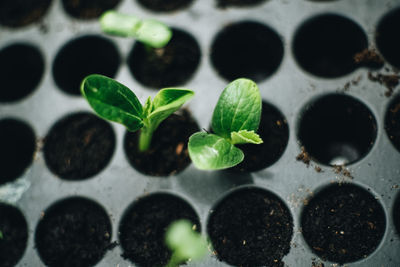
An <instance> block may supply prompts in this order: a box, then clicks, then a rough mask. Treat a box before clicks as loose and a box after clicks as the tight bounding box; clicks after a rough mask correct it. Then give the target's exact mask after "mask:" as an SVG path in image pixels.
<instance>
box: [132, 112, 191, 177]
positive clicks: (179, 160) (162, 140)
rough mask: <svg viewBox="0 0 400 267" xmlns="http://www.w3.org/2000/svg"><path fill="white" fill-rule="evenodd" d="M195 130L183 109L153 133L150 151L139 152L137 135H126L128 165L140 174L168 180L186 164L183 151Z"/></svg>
mask: <svg viewBox="0 0 400 267" xmlns="http://www.w3.org/2000/svg"><path fill="white" fill-rule="evenodd" d="M198 131H199V126H198V125H197V123H196V122H195V120H194V119H193V118H192V117H191V114H190V113H189V111H187V110H186V109H182V110H180V112H179V113H176V114H172V115H171V116H170V117H168V118H167V119H166V120H165V121H163V122H162V123H161V124H160V126H159V127H158V128H157V130H156V131H155V133H154V135H153V138H152V143H151V146H150V149H149V150H148V151H146V152H139V149H138V139H139V131H138V132H134V133H132V132H127V133H126V135H125V140H124V149H125V154H126V156H127V157H128V160H129V163H130V164H131V165H132V167H134V168H135V169H136V170H138V171H140V172H141V173H144V174H147V175H153V176H169V175H173V174H176V173H178V172H180V171H182V170H184V169H185V168H186V167H187V166H188V165H189V164H190V162H191V161H190V158H189V153H188V148H187V143H188V140H189V137H190V136H191V135H192V134H193V133H195V132H198Z"/></svg>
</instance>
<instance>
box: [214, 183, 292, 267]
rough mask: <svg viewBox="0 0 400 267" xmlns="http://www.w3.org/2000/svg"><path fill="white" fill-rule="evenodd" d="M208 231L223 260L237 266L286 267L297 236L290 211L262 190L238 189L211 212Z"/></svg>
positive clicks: (274, 197) (217, 252)
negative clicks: (285, 259)
mask: <svg viewBox="0 0 400 267" xmlns="http://www.w3.org/2000/svg"><path fill="white" fill-rule="evenodd" d="M207 232H208V235H209V236H210V239H211V241H212V245H213V248H214V249H215V253H216V255H217V257H218V258H219V259H220V260H223V261H225V262H227V263H228V264H231V265H235V266H243V267H245V266H248V267H250V266H284V263H283V262H282V261H281V260H282V258H283V256H285V255H286V254H287V253H289V250H290V241H291V239H292V235H293V219H292V216H291V214H290V211H289V209H288V208H287V207H286V206H285V204H284V203H283V202H282V200H280V199H279V198H278V197H276V196H275V195H274V194H272V193H270V192H267V191H265V190H262V189H258V188H245V189H241V190H238V191H236V192H234V193H232V194H230V195H228V196H227V197H226V198H225V199H223V200H222V201H221V202H220V203H219V204H218V205H217V206H216V207H215V209H214V210H213V211H212V212H211V214H210V218H209V222H208V226H207Z"/></svg>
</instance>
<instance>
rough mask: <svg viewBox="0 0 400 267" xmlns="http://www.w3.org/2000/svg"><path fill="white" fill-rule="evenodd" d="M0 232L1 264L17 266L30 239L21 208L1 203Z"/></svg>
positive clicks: (6, 266) (8, 266) (9, 266)
mask: <svg viewBox="0 0 400 267" xmlns="http://www.w3.org/2000/svg"><path fill="white" fill-rule="evenodd" d="M0 232H1V235H2V237H0V266H1V267H12V266H16V264H17V263H18V261H19V260H20V259H21V258H22V256H23V254H24V251H25V248H26V245H27V241H28V225H27V223H26V221H25V218H24V215H23V214H22V213H21V211H19V209H17V208H15V207H13V206H10V205H7V204H4V203H0Z"/></svg>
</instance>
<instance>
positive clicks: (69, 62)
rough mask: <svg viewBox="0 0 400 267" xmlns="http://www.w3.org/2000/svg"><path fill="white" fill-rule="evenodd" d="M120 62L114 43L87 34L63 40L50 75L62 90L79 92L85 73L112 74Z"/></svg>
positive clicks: (115, 71) (111, 75)
mask: <svg viewBox="0 0 400 267" xmlns="http://www.w3.org/2000/svg"><path fill="white" fill-rule="evenodd" d="M120 63H121V59H120V55H119V52H118V50H117V48H116V46H115V45H114V44H113V43H112V42H111V41H110V40H108V39H106V38H103V37H99V36H95V35H88V36H83V37H80V38H77V39H74V40H72V41H69V42H68V43H67V44H65V45H64V46H63V47H62V48H61V50H60V51H59V52H58V53H57V55H56V58H55V60H54V62H53V76H54V80H55V82H56V84H57V86H58V87H59V88H60V89H61V90H63V91H64V92H66V93H68V94H72V95H80V84H81V82H82V80H83V78H85V77H86V76H87V75H89V74H93V73H97V74H102V75H105V76H108V77H114V76H115V74H116V73H117V70H118V67H119V65H120Z"/></svg>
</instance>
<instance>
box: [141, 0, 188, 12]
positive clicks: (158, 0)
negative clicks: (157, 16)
mask: <svg viewBox="0 0 400 267" xmlns="http://www.w3.org/2000/svg"><path fill="white" fill-rule="evenodd" d="M137 1H138V3H139V4H141V5H142V6H143V7H145V8H147V9H149V10H151V11H154V12H172V11H178V10H182V9H185V8H187V7H189V6H190V5H191V4H192V3H193V0H137Z"/></svg>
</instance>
